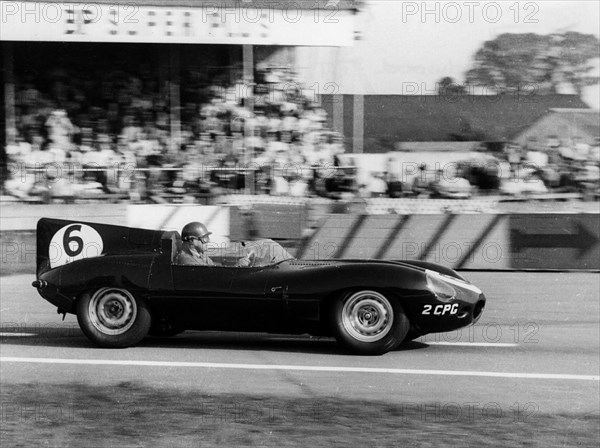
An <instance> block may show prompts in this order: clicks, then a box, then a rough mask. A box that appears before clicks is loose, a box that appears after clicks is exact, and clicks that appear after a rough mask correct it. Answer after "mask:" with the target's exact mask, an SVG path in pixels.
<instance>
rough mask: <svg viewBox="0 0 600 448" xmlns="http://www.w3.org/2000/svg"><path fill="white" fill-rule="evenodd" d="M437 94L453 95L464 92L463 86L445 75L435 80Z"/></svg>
mask: <svg viewBox="0 0 600 448" xmlns="http://www.w3.org/2000/svg"><path fill="white" fill-rule="evenodd" d="M437 88H438V95H454V94H459V95H460V94H463V93H465V86H463V85H461V84H459V83H457V82H456V81H454V78H452V77H450V76H445V77H443V78H442V79H440V80H439V81H438V82H437Z"/></svg>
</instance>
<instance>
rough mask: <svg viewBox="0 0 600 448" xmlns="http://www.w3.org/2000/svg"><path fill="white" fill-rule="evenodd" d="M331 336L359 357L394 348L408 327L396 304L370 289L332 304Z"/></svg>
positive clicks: (394, 300) (404, 315)
mask: <svg viewBox="0 0 600 448" xmlns="http://www.w3.org/2000/svg"><path fill="white" fill-rule="evenodd" d="M332 316H333V332H334V336H335V337H336V339H337V340H338V342H340V344H342V345H343V346H345V347H346V348H348V349H349V350H350V351H352V352H353V353H356V354H360V355H381V354H383V353H386V352H388V351H390V350H393V349H395V348H396V347H397V346H398V345H400V343H401V342H402V341H403V340H404V338H405V336H406V334H407V333H408V329H409V327H410V324H409V321H408V318H407V317H406V314H404V310H403V309H402V306H401V305H400V303H398V301H397V300H396V299H395V298H393V297H386V296H385V295H383V294H382V293H380V292H377V291H373V290H360V291H353V292H350V293H347V294H345V295H343V296H341V297H339V298H338V299H337V300H336V301H335V302H334V303H333V313H332Z"/></svg>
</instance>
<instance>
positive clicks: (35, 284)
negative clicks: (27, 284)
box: [31, 280, 47, 289]
mask: <svg viewBox="0 0 600 448" xmlns="http://www.w3.org/2000/svg"><path fill="white" fill-rule="evenodd" d="M46 285H47V283H46V280H36V281H34V282H33V283H31V286H33V287H34V288H37V289H44V288H45V287H46Z"/></svg>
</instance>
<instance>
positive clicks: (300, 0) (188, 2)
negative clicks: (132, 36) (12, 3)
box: [24, 0, 364, 10]
mask: <svg viewBox="0 0 600 448" xmlns="http://www.w3.org/2000/svg"><path fill="white" fill-rule="evenodd" d="M363 1H364V0H126V1H115V0H94V1H93V2H92V3H94V4H96V3H97V4H106V5H118V4H122V5H123V6H131V5H133V6H164V7H169V6H171V7H184V8H201V7H203V6H204V7H210V8H214V7H215V6H216V7H219V8H231V7H235V6H243V7H256V8H273V9H285V8H288V7H289V8H291V9H295V8H298V7H300V8H302V9H315V6H317V5H318V8H320V9H330V10H333V9H338V10H357V9H359V8H360V5H361V4H362V3H363ZM24 2H26V3H56V1H55V0H24ZM68 3H82V2H78V1H77V0H67V1H63V2H60V4H68Z"/></svg>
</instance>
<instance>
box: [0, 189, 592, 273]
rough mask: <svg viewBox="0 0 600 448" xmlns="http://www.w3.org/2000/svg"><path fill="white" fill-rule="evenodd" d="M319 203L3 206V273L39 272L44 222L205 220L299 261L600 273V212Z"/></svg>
mask: <svg viewBox="0 0 600 448" xmlns="http://www.w3.org/2000/svg"><path fill="white" fill-rule="evenodd" d="M317 202H318V203H316V204H313V203H312V202H311V201H307V200H300V199H299V198H298V199H297V200H296V201H295V202H293V201H290V202H288V203H275V202H270V203H255V204H253V205H252V206H245V207H239V206H234V205H230V206H201V205H185V206H181V205H179V206H177V205H171V204H166V205H132V204H117V205H108V204H107V205H102V206H99V205H94V204H82V205H68V204H59V205H52V206H49V205H38V206H31V205H24V204H11V205H6V206H4V207H3V210H2V216H1V217H0V244H1V249H2V252H1V268H2V273H3V274H6V273H17V272H22V273H33V272H34V266H35V227H36V223H37V220H38V219H39V218H40V217H50V218H61V219H71V220H75V221H78V220H81V221H84V222H99V223H106V224H115V225H125V226H130V227H141V228H149V229H164V230H179V231H180V230H181V228H182V227H183V226H184V225H185V224H186V223H187V222H189V221H202V222H205V223H206V224H207V226H208V227H209V228H210V230H211V231H212V232H213V236H214V238H213V240H214V241H215V242H225V241H229V240H233V241H239V240H251V239H258V238H272V239H275V240H278V241H280V242H281V243H282V244H284V246H285V247H286V248H289V249H290V251H291V252H293V253H294V254H295V255H296V256H297V257H298V258H302V259H317V260H326V259H332V258H342V259H344V258H367V259H395V260H401V259H416V260H423V261H429V262H434V263H439V264H442V265H445V266H448V267H452V268H454V269H458V270H462V269H471V270H527V269H531V270H579V269H580V270H594V271H598V270H600V219H599V214H598V213H587V214H586V213H580V214H566V213H557V214H552V213H545V214H491V213H490V214H392V215H368V214H365V213H364V212H353V211H352V210H349V211H351V213H349V214H348V213H344V214H331V213H330V212H331V210H332V207H333V208H335V207H338V206H339V203H336V202H333V201H332V202H330V203H327V202H326V201H317ZM348 207H350V205H349V206H348ZM342 211H345V210H342Z"/></svg>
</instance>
